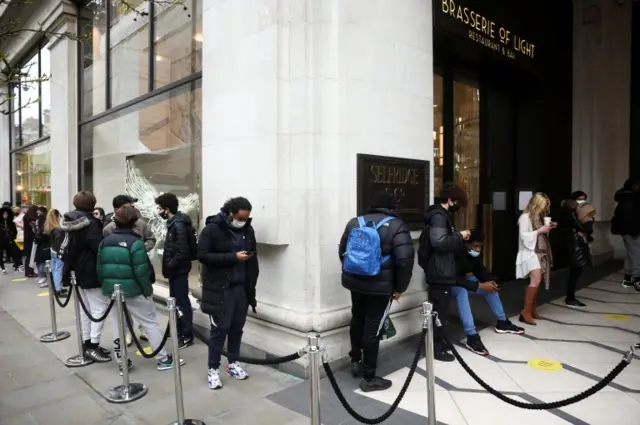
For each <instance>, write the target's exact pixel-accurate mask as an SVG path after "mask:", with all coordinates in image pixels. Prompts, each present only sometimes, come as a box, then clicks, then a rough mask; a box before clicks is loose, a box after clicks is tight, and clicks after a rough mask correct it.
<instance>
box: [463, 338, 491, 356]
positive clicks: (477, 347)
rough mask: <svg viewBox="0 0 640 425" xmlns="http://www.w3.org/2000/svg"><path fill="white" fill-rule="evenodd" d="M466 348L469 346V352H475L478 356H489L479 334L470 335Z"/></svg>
mask: <svg viewBox="0 0 640 425" xmlns="http://www.w3.org/2000/svg"><path fill="white" fill-rule="evenodd" d="M466 346H467V348H468V349H469V350H471V351H473V352H474V353H476V354H478V355H480V356H488V355H489V351H488V350H487V348H486V347H485V346H484V344H483V343H482V340H481V339H480V335H478V334H475V335H468V336H467V343H466Z"/></svg>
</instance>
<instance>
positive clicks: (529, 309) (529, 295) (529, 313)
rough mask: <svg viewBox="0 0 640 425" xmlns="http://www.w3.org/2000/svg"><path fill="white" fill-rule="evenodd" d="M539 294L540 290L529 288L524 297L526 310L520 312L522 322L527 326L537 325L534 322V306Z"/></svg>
mask: <svg viewBox="0 0 640 425" xmlns="http://www.w3.org/2000/svg"><path fill="white" fill-rule="evenodd" d="M537 294H538V288H536V287H533V286H527V290H526V292H525V295H524V308H523V309H522V311H521V312H520V321H521V322H524V323H526V324H527V325H535V324H536V322H535V320H533V305H534V302H535V299H536V295H537Z"/></svg>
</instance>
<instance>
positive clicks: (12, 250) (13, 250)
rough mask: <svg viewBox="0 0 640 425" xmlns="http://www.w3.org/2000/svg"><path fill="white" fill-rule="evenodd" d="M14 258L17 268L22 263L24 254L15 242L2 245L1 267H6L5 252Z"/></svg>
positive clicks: (0, 254)
mask: <svg viewBox="0 0 640 425" xmlns="http://www.w3.org/2000/svg"><path fill="white" fill-rule="evenodd" d="M5 252H6V253H7V256H8V257H9V258H11V259H12V260H13V268H14V269H17V268H18V267H20V266H21V265H22V255H21V254H20V250H19V249H18V247H17V246H16V244H15V243H12V244H10V245H2V246H0V269H4V253H5Z"/></svg>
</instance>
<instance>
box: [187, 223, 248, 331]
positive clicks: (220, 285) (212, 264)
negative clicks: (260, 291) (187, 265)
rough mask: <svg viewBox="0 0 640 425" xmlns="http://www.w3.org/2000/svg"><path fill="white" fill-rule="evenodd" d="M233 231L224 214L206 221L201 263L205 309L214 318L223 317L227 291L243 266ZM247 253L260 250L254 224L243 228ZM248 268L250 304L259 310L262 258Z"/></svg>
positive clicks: (203, 232) (199, 243) (246, 274)
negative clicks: (258, 288) (235, 269)
mask: <svg viewBox="0 0 640 425" xmlns="http://www.w3.org/2000/svg"><path fill="white" fill-rule="evenodd" d="M237 231H238V230H235V229H230V228H229V225H228V221H227V220H226V219H225V215H224V213H220V214H217V215H214V216H211V217H208V218H207V220H206V226H205V228H204V229H203V230H202V233H200V237H199V238H198V261H200V263H202V266H203V267H202V300H201V303H200V308H201V310H202V311H203V312H204V313H206V314H209V315H211V316H212V317H213V319H214V320H216V319H218V320H219V319H220V318H221V317H222V314H223V311H224V307H225V303H224V301H225V300H224V298H225V291H226V289H227V288H228V287H229V285H230V284H231V280H230V277H231V275H232V273H233V271H234V268H235V267H238V266H239V265H241V264H240V263H239V261H238V259H237V258H236V252H237V249H236V248H235V246H234V243H233V241H232V235H231V234H230V232H237ZM242 231H243V232H244V240H245V244H246V250H247V251H251V252H255V251H256V246H257V244H256V236H255V232H254V230H253V226H252V225H251V221H249V222H247V224H246V225H245V226H244V227H243V228H242ZM244 265H245V267H246V269H245V272H246V273H245V274H244V276H245V277H246V282H245V283H244V284H245V288H246V291H247V300H248V301H249V305H250V306H251V307H252V308H253V309H254V311H255V308H256V284H257V283H258V274H259V272H260V270H259V267H258V256H257V255H254V256H253V257H251V258H250V259H248V260H247V261H246V262H245V263H244Z"/></svg>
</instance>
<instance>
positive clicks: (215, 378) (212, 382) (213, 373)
mask: <svg viewBox="0 0 640 425" xmlns="http://www.w3.org/2000/svg"><path fill="white" fill-rule="evenodd" d="M208 378H209V388H211V389H212V390H219V389H220V388H222V380H220V371H219V370H218V369H209V376H208Z"/></svg>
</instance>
